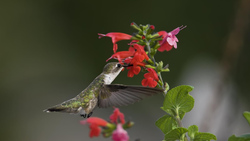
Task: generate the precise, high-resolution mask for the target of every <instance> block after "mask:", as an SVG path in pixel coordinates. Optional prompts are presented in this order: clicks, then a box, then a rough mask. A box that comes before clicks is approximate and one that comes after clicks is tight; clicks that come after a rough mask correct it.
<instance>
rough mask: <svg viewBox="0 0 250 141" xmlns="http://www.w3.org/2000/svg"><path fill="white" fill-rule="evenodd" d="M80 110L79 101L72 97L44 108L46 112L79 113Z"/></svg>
mask: <svg viewBox="0 0 250 141" xmlns="http://www.w3.org/2000/svg"><path fill="white" fill-rule="evenodd" d="M79 110H81V107H80V105H79V103H78V102H77V101H76V100H75V99H70V100H67V101H65V102H63V103H61V104H58V105H56V106H53V107H50V108H48V109H46V110H44V112H47V113H50V112H63V113H78V112H79Z"/></svg>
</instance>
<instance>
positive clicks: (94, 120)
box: [80, 117, 108, 138]
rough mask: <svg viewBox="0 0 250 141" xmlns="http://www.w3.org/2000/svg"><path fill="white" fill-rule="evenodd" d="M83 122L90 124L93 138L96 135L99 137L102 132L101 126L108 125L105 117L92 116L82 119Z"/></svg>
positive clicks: (90, 134)
mask: <svg viewBox="0 0 250 141" xmlns="http://www.w3.org/2000/svg"><path fill="white" fill-rule="evenodd" d="M80 123H81V124H86V123H88V124H89V128H90V133H89V136H90V137H91V138H92V137H94V136H96V137H98V136H99V135H100V133H101V128H100V127H99V126H103V127H105V126H107V124H108V122H107V121H106V120H104V119H101V118H98V117H90V118H88V119H86V120H82V121H80Z"/></svg>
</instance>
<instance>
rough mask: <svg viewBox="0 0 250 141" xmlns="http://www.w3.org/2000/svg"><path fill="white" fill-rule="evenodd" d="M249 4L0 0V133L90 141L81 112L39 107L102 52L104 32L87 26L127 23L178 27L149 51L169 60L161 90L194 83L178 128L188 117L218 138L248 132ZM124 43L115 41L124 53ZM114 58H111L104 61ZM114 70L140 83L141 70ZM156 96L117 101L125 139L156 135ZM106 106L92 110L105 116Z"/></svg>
mask: <svg viewBox="0 0 250 141" xmlns="http://www.w3.org/2000/svg"><path fill="white" fill-rule="evenodd" d="M249 9H250V1H249V0H227V1H223V0H222V1H216V0H210V1H201V0H193V1H187V0H185V1H184V0H182V1H181V0H175V1H173V0H172V1H170V0H162V1H160V0H159V1H150V0H143V1H140V0H127V1H117V0H108V1H83V0H81V1H80V0H74V1H68V0H53V1H52V0H43V1H31V0H22V1H18V0H8V1H7V0H1V1H0V66H1V69H0V96H1V102H0V107H1V116H0V119H1V120H0V123H1V128H0V133H1V135H0V140H2V141H15V140H18V141H57V140H58V141H59V140H60V141H68V140H72V141H87V140H91V141H97V140H110V138H109V139H104V138H102V137H99V138H93V139H90V138H89V136H88V135H89V129H88V127H87V126H83V125H80V124H79V121H80V120H82V118H81V117H79V116H75V115H70V114H61V113H53V114H47V113H44V112H42V111H43V109H45V108H47V107H50V106H52V105H55V104H58V103H60V102H63V101H64V100H67V99H70V98H72V97H74V96H75V95H77V94H78V93H79V92H80V91H82V90H83V89H84V88H85V87H87V86H88V84H89V83H90V82H91V81H92V80H93V79H94V78H95V77H96V76H97V75H99V74H100V73H101V71H102V68H103V66H104V65H105V64H106V62H105V60H106V59H107V58H109V57H110V56H111V55H112V42H111V39H110V38H102V39H98V35H97V33H108V32H124V33H128V34H132V33H133V32H134V31H135V30H133V29H132V28H131V27H130V23H131V22H136V23H138V24H153V25H155V27H156V31H160V30H165V31H171V30H172V29H174V28H176V27H178V26H181V25H187V28H185V29H184V30H183V31H181V32H180V33H179V34H178V36H177V37H178V39H179V41H180V42H179V43H178V49H177V50H175V49H173V50H171V51H170V52H163V53H158V54H157V56H156V60H158V61H160V60H163V61H164V62H165V63H167V64H169V65H170V70H171V71H170V72H169V73H164V74H163V78H164V80H165V81H167V82H168V83H169V85H170V87H175V86H178V85H182V84H187V85H192V86H194V88H195V89H194V90H193V91H192V92H191V95H193V96H194V98H195V100H196V102H195V107H194V109H193V110H192V111H191V112H190V113H187V114H186V116H185V117H184V120H183V124H184V126H185V127H188V126H190V125H193V124H196V125H198V126H199V129H200V131H201V132H212V133H213V134H215V135H216V136H217V138H218V140H221V141H224V140H227V138H228V137H229V136H230V135H232V134H236V135H241V134H243V133H247V132H249V131H250V127H249V126H248V124H247V122H246V121H245V119H244V118H243V116H242V113H243V111H246V110H248V111H250V106H249V105H250V104H249V98H250V96H249V86H250V77H249V72H250V66H249V64H250V54H249V52H250V49H249V43H250V40H249V38H250V29H249V28H248V27H249V25H250V24H249V19H250V14H249V13H250V12H249V11H250V10H249ZM127 43H128V42H126V41H121V42H119V43H118V46H119V50H126V49H127V45H126V44H127ZM113 61H115V60H113ZM126 75H127V72H126V71H124V72H122V73H121V74H120V75H119V77H118V78H117V79H116V80H115V82H114V83H122V84H130V85H140V82H141V80H142V78H143V75H142V74H140V75H138V76H135V77H134V78H128V77H127V76H126ZM162 103H163V96H162V95H158V96H154V97H150V98H147V99H145V100H143V101H141V102H139V103H136V104H134V105H130V106H127V107H120V110H121V111H122V112H123V113H124V114H125V117H126V119H127V120H128V119H131V120H133V121H134V122H135V126H134V127H133V128H131V129H129V130H128V133H129V135H130V139H131V141H134V140H136V139H140V140H141V141H156V140H162V139H163V138H164V135H163V134H162V132H161V131H160V130H159V129H158V128H157V127H156V126H155V125H154V123H155V121H156V120H157V119H158V118H160V117H161V116H163V115H164V112H163V111H162V110H161V109H160V107H161V105H162ZM112 111H113V109H112V108H107V109H96V110H95V112H94V114H93V116H98V117H102V118H104V119H108V118H109V115H110V114H111V113H112Z"/></svg>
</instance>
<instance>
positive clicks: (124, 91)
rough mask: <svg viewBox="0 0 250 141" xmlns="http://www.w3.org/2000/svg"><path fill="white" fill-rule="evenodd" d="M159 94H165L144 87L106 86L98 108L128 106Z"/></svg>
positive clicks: (160, 90) (156, 89) (161, 91)
mask: <svg viewBox="0 0 250 141" xmlns="http://www.w3.org/2000/svg"><path fill="white" fill-rule="evenodd" d="M159 93H163V90H162V89H158V88H151V87H144V86H127V85H120V84H111V85H104V86H103V88H102V89H101V91H100V94H99V97H98V106H99V107H100V108H106V107H110V106H127V105H129V104H133V103H135V102H137V101H139V100H142V99H143V98H145V97H147V96H152V95H155V94H159Z"/></svg>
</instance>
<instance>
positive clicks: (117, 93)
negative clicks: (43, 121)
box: [44, 62, 163, 118]
mask: <svg viewBox="0 0 250 141" xmlns="http://www.w3.org/2000/svg"><path fill="white" fill-rule="evenodd" d="M124 67H126V66H124V65H121V64H120V63H118V62H112V63H108V64H107V65H106V66H105V67H104V69H103V72H102V73H101V74H100V75H99V76H97V77H96V78H95V79H94V81H93V82H92V83H90V85H89V86H88V87H87V88H86V89H84V90H83V91H82V92H81V93H80V94H78V95H77V96H76V97H74V98H72V99H70V100H67V101H65V102H63V103H61V104H58V105H56V106H53V107H51V108H48V109H46V110H44V111H45V112H66V113H76V114H77V113H79V114H80V115H81V116H83V117H84V118H85V117H86V116H87V117H90V116H91V115H92V111H93V110H94V108H95V107H96V106H98V107H99V108H106V107H110V106H126V105H129V104H133V103H134V102H136V101H139V100H141V99H143V98H144V97H146V96H151V95H155V94H158V93H162V92H163V90H162V89H158V88H150V87H144V86H127V85H120V84H111V82H112V81H113V80H114V79H115V78H116V77H117V75H118V74H119V73H120V72H121V70H122V69H123V68H124Z"/></svg>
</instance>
